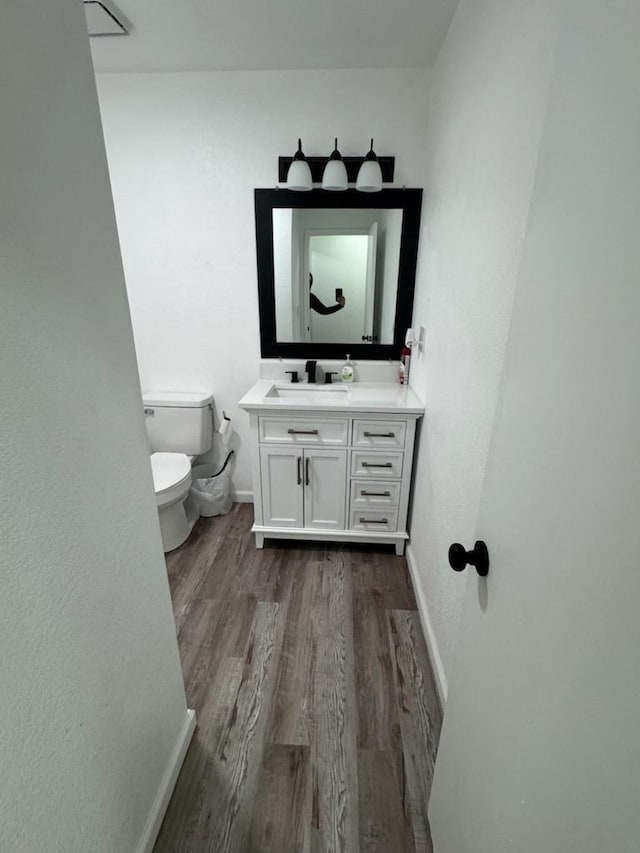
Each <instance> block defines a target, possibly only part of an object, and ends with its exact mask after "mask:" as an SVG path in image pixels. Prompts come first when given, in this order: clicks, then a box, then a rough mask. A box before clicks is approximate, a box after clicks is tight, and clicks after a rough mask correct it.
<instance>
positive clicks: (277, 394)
mask: <svg viewBox="0 0 640 853" xmlns="http://www.w3.org/2000/svg"><path fill="white" fill-rule="evenodd" d="M348 393H349V389H348V388H344V387H340V386H339V385H338V386H335V387H334V386H332V385H302V384H300V385H296V384H294V383H292V384H291V385H272V386H271V388H270V389H269V390H268V391H267V393H266V394H265V399H267V398H268V399H274V398H276V399H281V400H289V401H291V402H294V403H295V402H296V401H297V402H299V403H303V402H310V401H314V402H316V403H320V404H322V403H344V402H346V400H347V394H348Z"/></svg>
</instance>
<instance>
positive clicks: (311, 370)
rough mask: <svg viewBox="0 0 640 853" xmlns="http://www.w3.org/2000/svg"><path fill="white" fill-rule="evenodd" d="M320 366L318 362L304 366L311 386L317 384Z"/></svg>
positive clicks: (309, 362)
mask: <svg viewBox="0 0 640 853" xmlns="http://www.w3.org/2000/svg"><path fill="white" fill-rule="evenodd" d="M317 366H318V362H317V361H308V362H307V363H306V364H305V366H304V372H305V373H306V374H307V381H308V383H309V385H315V384H316V367H317Z"/></svg>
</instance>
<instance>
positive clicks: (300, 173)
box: [287, 139, 313, 192]
mask: <svg viewBox="0 0 640 853" xmlns="http://www.w3.org/2000/svg"><path fill="white" fill-rule="evenodd" d="M287 189H289V190H296V191H297V192H306V191H307V190H311V189H313V180H312V178H311V169H310V168H309V164H308V163H307V158H306V157H305V156H304V154H303V153H302V140H300V139H298V150H297V151H296V153H295V154H294V155H293V160H292V161H291V165H290V166H289V172H288V174H287Z"/></svg>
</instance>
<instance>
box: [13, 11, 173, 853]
mask: <svg viewBox="0 0 640 853" xmlns="http://www.w3.org/2000/svg"><path fill="white" fill-rule="evenodd" d="M1 17H2V26H1V27H0V79H1V80H2V81H3V83H2V87H1V92H0V105H1V108H2V128H3V129H2V135H1V139H0V197H1V198H2V205H0V364H1V365H2V367H1V370H0V397H1V399H2V405H1V406H0V542H1V543H2V545H1V548H0V577H2V595H1V596H0V648H2V655H1V656H0V720H2V725H1V726H0V766H1V767H2V783H1V784H0V849H1V850H3V851H7V853H9V852H10V853H18V851H19V853H46V851H51V853H60V851H65V853H75V852H76V851H77V853H87V851H89V850H90V851H92V853H123V852H124V851H132V850H134V849H135V847H136V845H137V843H138V840H139V838H140V836H141V834H142V830H143V826H144V823H145V820H146V819H147V816H148V813H149V811H150V808H151V805H152V802H153V799H154V797H155V795H156V792H157V790H158V787H159V785H160V780H161V777H162V775H163V773H164V771H165V768H166V767H167V763H168V761H169V756H170V753H171V752H172V750H173V748H174V746H175V744H176V741H177V739H178V735H179V733H180V731H181V729H182V727H183V724H184V722H185V715H186V705H185V698H184V690H183V686H182V675H181V671H180V664H179V659H178V653H177V644H176V639H175V629H174V625H173V619H172V615H171V607H170V600H169V592H168V584H167V578H166V570H165V566H164V561H163V556H162V550H161V545H160V534H159V529H158V522H157V514H156V508H155V501H154V496H153V488H152V482H151V473H150V467H149V458H148V452H147V448H146V443H145V430H144V423H143V418H142V412H141V406H140V389H139V382H138V377H137V372H136V364H135V355H134V350H133V339H132V334H131V327H130V321H129V315H128V308H127V300H126V293H125V287H124V281H123V275H122V268H121V262H120V257H119V253H118V243H117V237H116V229H115V220H114V215H113V208H112V202H111V198H110V194H109V181H108V175H107V169H106V159H105V153H104V146H103V143H102V138H101V132H100V120H99V113H98V105H97V98H96V93H95V84H94V80H93V74H92V69H91V59H90V55H89V46H88V40H87V38H86V30H85V21H84V14H83V10H82V6H81V4H79V3H77V2H75V0H49V2H47V3H44V4H43V3H41V2H36V0H8V2H5V3H3V8H2V15H1Z"/></svg>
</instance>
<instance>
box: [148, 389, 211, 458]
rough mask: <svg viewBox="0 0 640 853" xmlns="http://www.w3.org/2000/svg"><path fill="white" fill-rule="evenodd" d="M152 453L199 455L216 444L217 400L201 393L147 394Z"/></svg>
mask: <svg viewBox="0 0 640 853" xmlns="http://www.w3.org/2000/svg"><path fill="white" fill-rule="evenodd" d="M142 400H143V403H144V413H145V422H146V425H147V435H148V436H149V444H150V445H151V450H152V451H153V452H154V453H156V452H163V453H186V454H187V455H189V456H198V455H200V454H201V453H206V451H207V450H209V449H210V447H211V444H212V441H213V399H212V397H211V396H210V395H207V394H203V393H201V392H187V391H147V393H146V394H144V395H143V397H142Z"/></svg>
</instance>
